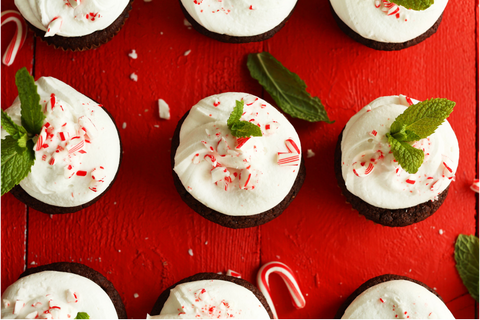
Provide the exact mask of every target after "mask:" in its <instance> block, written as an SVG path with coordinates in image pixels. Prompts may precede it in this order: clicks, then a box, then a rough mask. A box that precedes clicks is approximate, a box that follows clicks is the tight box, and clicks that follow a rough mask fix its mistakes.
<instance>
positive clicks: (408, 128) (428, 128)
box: [387, 98, 455, 174]
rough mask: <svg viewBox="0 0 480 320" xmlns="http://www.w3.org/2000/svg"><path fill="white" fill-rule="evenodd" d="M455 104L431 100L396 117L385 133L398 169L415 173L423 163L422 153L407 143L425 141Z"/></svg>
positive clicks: (448, 101) (442, 100) (416, 105)
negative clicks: (388, 130) (399, 167)
mask: <svg viewBox="0 0 480 320" xmlns="http://www.w3.org/2000/svg"><path fill="white" fill-rule="evenodd" d="M453 107H455V102H453V101H450V100H448V99H440V98H436V99H430V100H425V101H422V102H419V103H417V104H415V105H412V106H410V107H408V109H407V110H405V111H404V112H403V113H402V114H401V115H399V116H398V117H397V118H396V119H395V121H394V122H393V123H392V126H391V127H390V132H389V133H387V138H388V143H389V144H390V147H391V150H392V153H393V156H394V157H395V159H396V160H397V161H398V163H399V164H400V166H401V167H402V168H403V169H404V170H405V171H407V172H408V173H410V174H414V173H417V171H418V169H419V168H420V166H421V165H422V163H423V160H424V154H423V151H422V150H419V149H416V148H414V147H412V146H411V145H410V144H409V143H408V142H413V141H418V140H420V139H425V138H427V137H429V136H430V135H432V134H433V133H434V132H435V130H437V128H438V127H439V126H440V125H441V124H442V123H443V121H445V119H447V118H448V116H449V115H450V114H451V113H452V111H453Z"/></svg>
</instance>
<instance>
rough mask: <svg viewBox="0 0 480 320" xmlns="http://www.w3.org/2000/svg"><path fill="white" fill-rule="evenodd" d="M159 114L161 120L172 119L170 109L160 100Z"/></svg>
mask: <svg viewBox="0 0 480 320" xmlns="http://www.w3.org/2000/svg"><path fill="white" fill-rule="evenodd" d="M158 114H159V116H160V119H165V120H169V119H170V107H169V106H168V104H167V103H166V102H165V100H163V99H158Z"/></svg>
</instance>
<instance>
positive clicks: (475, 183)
mask: <svg viewBox="0 0 480 320" xmlns="http://www.w3.org/2000/svg"><path fill="white" fill-rule="evenodd" d="M470 189H472V190H473V191H475V192H476V193H478V192H479V183H478V179H475V180H473V183H472V185H471V186H470Z"/></svg>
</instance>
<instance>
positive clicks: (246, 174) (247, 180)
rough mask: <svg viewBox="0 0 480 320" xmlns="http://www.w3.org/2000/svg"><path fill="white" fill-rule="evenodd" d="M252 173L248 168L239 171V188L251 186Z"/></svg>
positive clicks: (245, 188) (246, 188)
mask: <svg viewBox="0 0 480 320" xmlns="http://www.w3.org/2000/svg"><path fill="white" fill-rule="evenodd" d="M252 175H253V173H252V172H251V171H250V170H248V169H243V170H242V172H240V177H239V180H240V182H239V185H238V186H239V188H240V189H244V190H248V189H249V188H251V187H252V186H253V176H252Z"/></svg>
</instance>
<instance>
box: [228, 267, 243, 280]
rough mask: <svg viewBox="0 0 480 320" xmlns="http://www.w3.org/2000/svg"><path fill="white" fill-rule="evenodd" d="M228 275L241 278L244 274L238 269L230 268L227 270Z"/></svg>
mask: <svg viewBox="0 0 480 320" xmlns="http://www.w3.org/2000/svg"><path fill="white" fill-rule="evenodd" d="M227 276H230V277H235V278H239V279H241V278H242V275H241V274H240V273H238V272H236V271H233V270H230V269H228V270H227Z"/></svg>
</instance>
